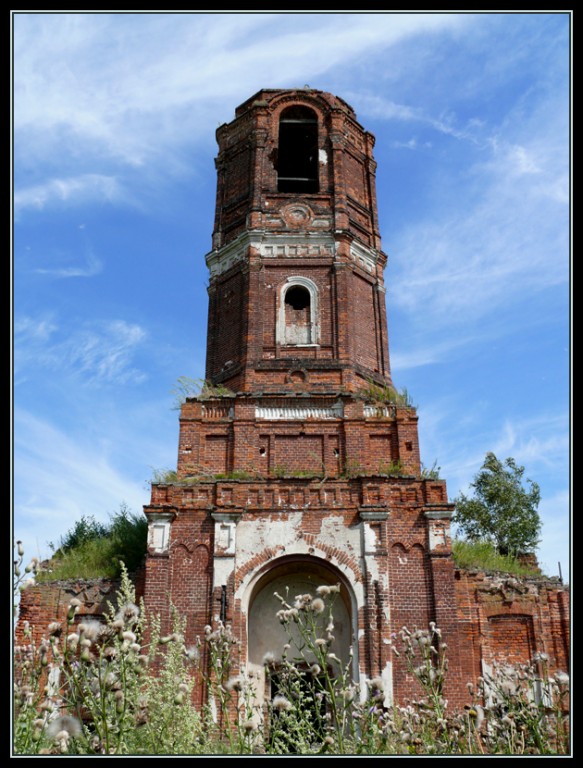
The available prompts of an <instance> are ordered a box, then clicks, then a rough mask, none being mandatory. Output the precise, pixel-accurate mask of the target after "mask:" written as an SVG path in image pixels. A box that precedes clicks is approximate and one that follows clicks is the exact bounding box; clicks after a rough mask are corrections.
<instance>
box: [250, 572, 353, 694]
mask: <svg viewBox="0 0 583 768" xmlns="http://www.w3.org/2000/svg"><path fill="white" fill-rule="evenodd" d="M275 593H277V595H279V597H277V595H276V594H275ZM308 596H309V597H308ZM248 606H249V607H248V614H247V616H248V618H247V649H248V650H247V659H248V667H249V670H250V671H251V672H252V673H253V676H254V677H255V679H256V681H257V684H256V693H257V699H258V703H263V701H265V700H266V699H267V698H269V697H271V696H272V695H273V693H274V689H273V680H274V679H276V678H277V669H278V665H279V664H281V661H282V658H283V654H284V653H285V654H286V658H287V659H288V660H289V661H292V662H294V663H295V664H296V665H297V666H298V667H299V668H302V667H304V668H306V669H307V668H308V667H309V666H310V664H312V663H313V661H314V660H315V659H314V656H313V654H312V653H311V652H310V650H309V648H307V647H305V646H304V647H302V646H303V643H302V637H301V631H300V629H299V624H298V623H297V622H295V621H294V620H293V612H294V611H297V612H298V613H299V614H300V616H299V618H300V621H301V622H302V625H303V626H305V625H306V623H307V624H313V626H314V634H313V636H312V637H313V640H314V641H316V640H324V641H326V643H327V645H326V650H327V654H328V658H329V664H328V669H329V670H330V671H331V673H332V674H336V673H337V672H338V671H339V670H340V667H342V668H346V667H347V665H349V664H350V663H351V662H352V666H351V674H352V676H353V678H354V677H356V674H357V672H356V670H357V668H358V667H357V662H356V658H355V656H356V653H357V651H356V646H357V642H356V639H355V638H356V630H355V626H354V615H355V608H354V606H355V599H354V595H353V593H352V590H351V589H350V587H349V586H348V585H347V584H346V582H345V580H344V578H343V577H342V575H341V574H340V572H339V571H337V570H336V569H335V568H334V567H333V566H331V565H329V564H328V563H326V562H324V561H322V560H320V559H318V558H315V557H302V558H298V557H290V558H281V559H280V560H278V561H277V562H276V563H274V564H273V565H272V566H271V567H270V568H269V570H266V571H265V572H264V573H263V574H262V575H260V576H259V577H258V578H257V580H256V582H255V584H254V585H253V587H252V589H251V594H250V599H249V603H248ZM282 612H284V613H283V615H282ZM290 612H291V613H290ZM286 618H287V619H288V620H286ZM270 671H271V676H270Z"/></svg>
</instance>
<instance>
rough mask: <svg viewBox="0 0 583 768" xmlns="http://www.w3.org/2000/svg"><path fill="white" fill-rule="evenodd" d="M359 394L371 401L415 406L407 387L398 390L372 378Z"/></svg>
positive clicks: (409, 406)
mask: <svg viewBox="0 0 583 768" xmlns="http://www.w3.org/2000/svg"><path fill="white" fill-rule="evenodd" d="M358 394H359V396H360V397H362V399H363V400H365V401H366V402H369V403H379V404H382V405H404V406H407V407H408V408H414V407H415V406H414V405H413V401H412V400H411V396H410V394H409V392H408V391H407V389H406V388H405V387H403V388H402V389H401V390H398V389H396V388H395V387H393V386H392V385H390V384H377V383H376V382H375V381H373V380H372V379H368V381H367V384H366V386H365V387H363V388H362V389H361V390H359V392H358Z"/></svg>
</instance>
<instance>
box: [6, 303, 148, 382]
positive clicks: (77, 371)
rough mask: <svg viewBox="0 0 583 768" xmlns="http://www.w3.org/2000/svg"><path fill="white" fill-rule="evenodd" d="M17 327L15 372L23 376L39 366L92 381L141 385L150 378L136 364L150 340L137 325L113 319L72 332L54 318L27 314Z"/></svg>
mask: <svg viewBox="0 0 583 768" xmlns="http://www.w3.org/2000/svg"><path fill="white" fill-rule="evenodd" d="M14 330H15V337H14V341H15V371H16V373H17V375H18V376H19V377H20V378H21V379H22V378H26V376H27V375H28V372H29V371H31V370H32V369H34V368H36V369H38V368H39V367H40V368H47V369H49V370H59V371H60V372H61V374H63V373H64V372H65V371H66V372H68V373H69V375H73V376H77V377H81V378H83V379H85V381H87V382H89V383H92V384H105V383H114V382H115V383H117V384H123V383H128V382H132V383H134V384H139V383H141V382H143V381H144V380H145V379H146V377H147V375H146V373H145V372H144V371H142V370H139V369H138V368H136V367H134V366H133V365H132V361H133V359H134V356H135V354H136V352H137V350H138V349H139V348H140V347H141V346H142V345H143V343H144V342H145V341H146V339H147V332H146V331H145V329H143V328H142V327H141V326H139V325H137V324H134V323H128V322H126V321H125V320H113V321H109V322H106V323H95V324H92V325H91V326H90V327H84V328H78V329H75V330H73V331H69V330H68V329H67V328H65V327H64V326H61V327H60V328H59V327H58V326H57V325H56V322H55V321H54V320H53V319H52V318H41V319H33V318H30V317H26V318H22V319H20V320H19V321H18V322H17V323H16V324H15V329H14Z"/></svg>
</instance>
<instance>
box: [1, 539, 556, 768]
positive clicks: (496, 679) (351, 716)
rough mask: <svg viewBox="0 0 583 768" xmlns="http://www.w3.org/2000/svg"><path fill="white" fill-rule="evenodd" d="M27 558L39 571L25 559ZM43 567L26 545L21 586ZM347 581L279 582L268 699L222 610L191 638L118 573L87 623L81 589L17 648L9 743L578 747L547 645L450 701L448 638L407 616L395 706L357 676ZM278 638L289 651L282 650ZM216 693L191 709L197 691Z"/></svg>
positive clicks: (104, 748)
mask: <svg viewBox="0 0 583 768" xmlns="http://www.w3.org/2000/svg"><path fill="white" fill-rule="evenodd" d="M27 569H28V570H27ZM35 571H36V564H35V563H34V562H33V563H32V565H30V567H29V566H26V567H25V566H24V549H23V547H22V545H21V544H17V548H16V559H15V569H14V585H15V593H16V595H18V594H19V593H20V591H21V589H22V588H27V587H26V586H25V585H27V580H28V579H31V578H32V577H33V576H34V573H35ZM339 591H340V588H339V586H338V585H329V584H324V585H322V586H320V587H318V588H317V589H316V590H314V592H313V593H310V594H308V593H306V594H300V595H296V596H290V595H289V591H288V592H286V594H285V596H281V595H279V594H276V597H277V599H278V601H279V604H280V607H279V610H278V611H277V614H276V618H277V619H278V620H279V621H280V622H281V624H282V625H283V626H284V628H285V630H286V643H285V645H284V647H283V649H281V650H282V652H280V653H269V654H267V655H266V656H265V658H264V673H265V680H267V682H268V684H269V685H270V686H271V691H272V695H268V696H267V697H266V699H265V700H264V697H263V695H261V696H259V690H258V682H261V684H262V685H263V683H264V678H263V676H262V675H259V676H258V677H253V674H255V673H256V670H255V672H254V671H253V670H254V669H255V668H252V669H251V670H248V669H247V668H246V666H245V665H244V664H243V663H242V662H241V657H240V645H239V642H238V640H237V639H236V638H235V637H234V635H233V633H232V631H231V628H230V627H229V626H228V625H225V624H223V623H221V622H218V623H217V624H216V625H215V627H214V628H213V627H211V626H208V627H206V629H205V631H204V634H203V637H202V638H198V639H197V641H196V643H195V644H194V645H190V646H187V645H186V644H185V639H184V638H185V631H186V624H185V619H184V617H183V616H181V615H180V614H179V613H178V611H176V610H174V609H173V608H172V609H171V616H172V621H171V630H170V632H169V633H168V634H166V635H162V633H161V629H160V620H159V618H158V617H155V616H153V617H145V615H144V611H143V606H138V605H137V604H136V600H135V593H134V590H133V586H132V584H131V582H130V580H129V578H128V576H127V572H126V571H125V569H124V571H123V573H122V580H121V585H120V588H119V591H118V594H117V601H116V603H115V605H113V604H112V605H110V606H109V610H108V612H107V613H106V616H105V617H104V621H102V622H100V621H95V620H92V619H84V618H83V617H82V616H81V615H80V613H79V611H80V607H81V606H80V603H79V601H77V600H75V599H73V600H71V601H70V603H69V605H68V608H67V612H66V616H65V618H64V619H63V620H62V621H52V622H50V623H49V625H48V626H47V627H46V631H45V633H44V634H43V635H42V636H41V637H40V639H39V640H38V641H34V639H33V638H34V637H38V634H37V633H33V632H32V630H31V628H30V627H28V626H27V625H26V623H25V622H24V623H23V626H22V629H21V632H20V633H19V638H20V639H19V644H18V645H15V647H14V659H15V666H14V724H13V734H14V751H15V753H16V754H18V755H25V754H26V755H37V754H38V755H40V754H49V755H118V756H121V755H131V754H134V755H141V754H144V755H157V754H159V755H177V754H185V755H189V754H230V755H234V754H256V753H261V754H271V755H290V754H295V755H314V754H319V755H332V754H337V755H373V754H379V755H380V754H386V755H446V754H447V755H492V754H496V755H498V754H502V755H525V756H528V755H567V754H569V738H570V734H569V724H568V710H569V678H568V675H567V674H566V673H565V672H557V671H555V672H554V673H553V674H552V675H551V674H550V673H549V666H550V665H549V662H550V660H549V659H548V657H547V656H546V654H544V653H539V654H537V655H535V656H534V657H533V659H532V660H530V661H529V662H528V663H524V664H514V665H510V664H498V665H496V664H493V665H492V667H491V669H490V671H489V672H488V673H484V675H483V677H481V678H479V679H478V681H477V683H476V684H473V683H469V684H468V704H467V705H466V707H465V708H464V709H462V710H461V711H455V712H452V711H450V709H449V708H448V705H447V701H446V700H445V698H444V686H445V683H446V679H447V674H448V670H447V644H446V643H445V642H444V639H443V638H442V637H441V632H440V630H439V628H438V627H437V626H436V625H435V624H434V623H430V625H429V628H428V629H418V628H413V629H412V630H409V629H408V628H406V627H403V628H402V629H401V630H400V631H399V632H396V633H394V634H393V635H392V636H391V644H392V647H393V651H394V653H395V654H396V655H397V656H401V657H402V658H403V660H404V662H405V664H406V667H407V671H408V673H409V675H410V676H412V677H413V678H414V679H415V680H416V681H417V686H418V694H417V695H416V696H414V697H413V699H412V700H411V701H408V702H406V703H404V704H398V705H397V704H393V703H391V702H390V700H389V698H388V696H387V692H386V691H385V689H384V683H383V679H382V678H381V677H380V676H379V677H373V678H372V679H368V678H361V679H360V680H359V681H357V672H358V671H357V669H356V668H355V665H354V663H353V655H352V649H346V648H345V649H344V652H341V651H340V650H339V649H338V646H339V645H340V643H339V642H338V641H337V639H336V636H335V634H336V633H337V627H336V622H335V619H334V605H335V601H336V600H337V598H338V594H339ZM278 650H279V649H278ZM197 689H198V690H199V692H201V689H202V692H204V699H205V701H206V703H205V704H204V705H203V706H202V707H198V706H195V705H194V704H193V700H194V699H195V698H199V697H195V696H194V693H195V692H196V690H197Z"/></svg>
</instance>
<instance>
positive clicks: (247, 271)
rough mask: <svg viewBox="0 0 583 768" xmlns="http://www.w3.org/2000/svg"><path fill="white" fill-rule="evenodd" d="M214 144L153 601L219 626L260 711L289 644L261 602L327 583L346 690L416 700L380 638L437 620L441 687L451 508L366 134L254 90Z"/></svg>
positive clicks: (165, 611) (282, 94)
mask: <svg viewBox="0 0 583 768" xmlns="http://www.w3.org/2000/svg"><path fill="white" fill-rule="evenodd" d="M217 140H218V145H219V152H218V156H217V159H216V167H217V176H218V180H217V202H216V214H215V222H214V231H213V238H212V250H211V251H210V253H208V254H207V256H206V263H207V265H208V268H209V271H210V285H209V289H208V293H209V314H208V343H207V364H206V379H207V382H208V385H207V387H206V388H205V390H204V391H203V393H202V394H201V395H200V396H198V397H193V398H188V399H187V400H186V402H185V403H184V405H183V406H182V410H181V415H180V438H179V448H178V465H177V478H178V479H177V480H175V481H173V482H168V483H154V484H153V485H152V498H151V503H150V504H149V505H148V506H146V507H145V513H146V515H147V517H148V521H149V547H148V557H147V563H146V587H145V598H146V604H147V607H148V608H149V610H150V611H153V612H155V613H159V614H160V615H161V616H162V618H163V621H165V622H167V623H169V622H170V616H169V614H170V609H169V604H170V603H172V604H173V605H174V606H176V607H177V608H178V610H179V611H180V613H181V614H182V615H183V616H185V617H186V621H187V641H188V642H194V641H195V639H196V637H197V636H203V634H204V627H205V625H207V624H211V625H212V624H213V623H214V622H216V621H218V620H222V621H223V622H226V623H229V624H230V625H231V627H232V629H233V632H234V633H235V635H236V636H237V638H238V639H239V640H240V642H241V652H242V658H243V661H244V662H245V664H246V669H247V671H248V673H249V674H250V675H254V676H255V678H256V688H257V691H258V696H259V699H261V698H262V697H264V696H265V697H266V696H269V695H270V694H269V686H268V681H267V680H266V677H265V672H264V666H263V657H264V655H265V653H267V652H269V653H271V654H273V655H275V657H276V658H277V657H278V655H279V656H280V655H281V652H282V649H283V645H284V643H285V642H286V638H285V636H284V634H283V630H282V627H281V625H280V623H279V621H278V620H277V618H276V616H275V614H276V612H277V610H278V609H279V608H280V607H281V606H280V604H279V603H278V602H277V600H276V599H275V598H274V596H273V593H274V591H277V592H279V593H280V594H281V593H283V592H284V591H285V589H286V588H289V594H290V595H291V597H292V598H293V596H295V595H297V594H303V593H306V592H309V591H310V590H312V591H313V590H314V589H315V588H316V587H317V586H319V585H322V584H328V585H336V584H339V585H340V598H341V599H339V600H338V601H337V603H336V609H335V613H336V617H335V618H336V622H335V623H336V627H335V641H334V647H333V650H334V652H335V654H336V656H338V657H339V658H341V659H343V660H344V661H347V660H348V658H349V656H350V654H352V657H353V659H354V662H353V675H354V678H355V680H357V681H358V682H360V683H361V684H362V685H366V681H367V680H370V679H372V678H374V677H379V676H380V677H382V678H383V680H384V682H385V686H384V687H385V699H386V701H387V703H389V702H390V701H391V700H395V701H402V700H404V699H405V698H406V697H408V696H410V695H414V694H415V693H416V692H417V689H416V688H415V684H414V682H413V680H412V679H410V678H409V677H408V675H407V672H406V669H405V667H404V665H403V664H402V663H401V661H400V659H399V658H397V657H396V656H395V655H394V654H392V653H391V634H392V633H394V632H397V631H399V630H400V629H401V628H402V627H403V626H404V625H406V626H408V627H409V628H413V627H415V626H417V627H421V628H426V627H427V626H428V624H429V622H430V621H435V622H436V623H437V624H438V626H439V627H440V628H441V629H442V632H443V634H444V636H446V637H447V638H448V646H449V658H450V680H451V681H453V682H455V679H456V665H457V664H458V661H457V660H458V658H459V655H458V650H457V648H456V642H455V637H456V636H457V626H456V615H455V598H454V574H453V561H452V558H451V550H450V538H449V519H450V517H451V514H452V510H453V506H452V505H451V504H449V503H448V500H447V492H446V486H445V482H444V481H443V480H440V479H433V478H428V477H425V476H424V475H423V474H422V472H421V465H420V455H419V442H418V433H417V414H416V411H415V409H414V408H413V407H412V406H410V405H409V404H407V403H406V402H404V401H403V399H402V398H399V397H398V396H396V392H395V390H394V388H393V385H392V381H391V373H390V367H389V354H388V342H387V322H386V309H385V287H384V281H383V270H384V267H385V265H386V262H387V257H386V255H385V254H384V253H383V251H382V250H381V243H380V236H379V226H378V215H377V204H376V193H375V167H376V163H375V161H374V159H373V155H372V150H373V146H374V137H373V136H372V135H371V134H370V133H368V132H367V131H366V130H364V128H363V127H362V126H361V125H360V124H359V122H358V121H357V119H356V115H355V113H354V111H353V110H352V108H351V107H350V106H349V105H348V104H346V102H344V101H343V100H342V99H340V98H338V97H337V96H333V95H332V94H330V93H324V92H322V91H318V90H314V89H310V88H305V89H289V90H287V89H282V90H280V89H265V90H262V91H259V92H258V93H256V94H255V95H254V96H252V97H251V98H250V99H248V100H247V101H246V102H244V103H243V104H241V106H239V107H238V108H237V109H236V111H235V119H234V120H233V121H232V122H231V123H229V124H226V125H222V126H221V127H219V129H218V130H217ZM458 687H459V686H458ZM202 695H203V694H202V692H201V696H202ZM450 700H451V697H450Z"/></svg>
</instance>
